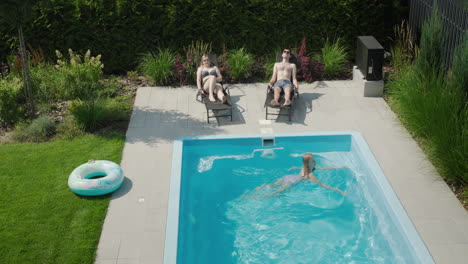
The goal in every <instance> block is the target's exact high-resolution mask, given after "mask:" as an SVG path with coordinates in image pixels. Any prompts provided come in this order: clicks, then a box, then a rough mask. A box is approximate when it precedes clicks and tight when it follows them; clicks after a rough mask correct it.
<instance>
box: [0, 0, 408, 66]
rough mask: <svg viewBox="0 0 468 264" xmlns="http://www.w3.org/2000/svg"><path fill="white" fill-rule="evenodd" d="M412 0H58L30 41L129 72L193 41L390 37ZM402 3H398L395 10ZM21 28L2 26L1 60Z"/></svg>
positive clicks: (254, 43) (258, 48)
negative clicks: (152, 53) (94, 56)
mask: <svg viewBox="0 0 468 264" xmlns="http://www.w3.org/2000/svg"><path fill="white" fill-rule="evenodd" d="M405 2H406V1H399V0H393V1H379V0H365V1H364V0H363V1H356V0H327V1H313V2H312V1H303V0H291V1H269V0H236V1H234V0H232V1H228V0H215V1H199V0H197V1H188V0H167V1H160V0H144V1H143V0H138V1H136V0H88V1H82V0H55V1H53V4H51V5H48V6H41V7H38V6H36V7H35V9H34V11H35V16H34V17H35V19H34V21H33V22H32V23H31V24H28V26H27V27H26V28H25V29H24V30H25V36H26V38H27V42H28V43H30V44H31V45H32V46H33V47H34V48H38V47H42V48H43V49H44V51H45V54H46V58H51V57H52V56H53V52H54V50H55V49H68V48H72V49H73V50H76V51H78V52H80V53H84V52H85V51H86V50H87V49H91V50H92V51H93V52H96V53H98V54H102V56H103V58H104V60H103V63H104V65H105V66H106V67H105V70H106V71H107V72H121V73H125V72H126V71H127V70H132V69H134V68H135V67H136V66H137V60H138V55H139V54H142V53H145V52H147V51H149V50H156V49H157V48H165V47H171V48H173V49H174V50H182V48H183V47H184V46H187V45H189V44H190V43H192V41H196V40H203V41H205V42H208V43H212V44H213V46H212V47H213V52H214V53H216V54H221V51H222V44H223V43H225V44H226V45H227V46H228V47H229V49H235V48H240V47H245V48H246V49H247V50H248V51H250V52H252V53H253V54H255V55H264V54H268V53H269V52H270V51H271V48H272V47H277V46H280V47H293V46H294V45H295V44H296V43H298V42H299V41H300V40H301V39H302V37H303V36H307V37H308V38H309V40H310V47H311V50H312V51H317V50H318V49H319V48H320V47H319V44H320V46H321V43H323V41H324V39H326V38H327V37H333V36H329V35H328V34H330V32H333V34H335V35H336V36H341V37H342V38H343V39H344V40H345V44H347V45H348V46H350V47H352V46H354V44H355V41H356V36H359V35H373V36H375V37H376V38H377V39H378V40H379V41H381V42H383V43H384V44H385V42H386V41H387V36H389V35H390V34H391V30H392V25H393V24H395V23H397V22H398V21H397V19H400V17H401V16H402V13H404V12H405V5H404V4H402V3H405ZM395 7H397V8H395ZM15 36H16V32H13V31H12V30H10V29H8V28H6V27H5V26H3V25H2V24H0V43H6V44H7V45H1V46H0V59H1V58H6V56H7V55H8V54H10V53H11V52H12V51H13V47H14V45H15V43H16V37H15Z"/></svg>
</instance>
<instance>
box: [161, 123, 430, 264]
mask: <svg viewBox="0 0 468 264" xmlns="http://www.w3.org/2000/svg"><path fill="white" fill-rule="evenodd" d="M263 139H266V140H265V141H264V140H263ZM263 143H265V144H266V145H265V144H263ZM305 153H312V154H313V155H314V156H315V159H316V161H317V166H319V167H341V166H345V167H344V168H335V169H327V170H317V171H315V172H314V173H315V175H316V176H317V178H318V179H319V180H320V181H322V182H323V183H324V184H326V185H328V186H332V187H336V188H338V189H342V190H344V191H346V193H347V195H346V196H343V195H341V194H340V193H338V192H336V191H334V190H330V189H325V188H321V187H319V186H318V185H317V184H314V183H312V182H310V181H303V182H300V183H298V184H297V185H295V186H294V187H292V188H290V189H288V190H285V191H284V192H281V193H279V194H278V193H275V195H271V193H272V190H271V189H267V188H260V189H259V190H256V188H257V187H258V186H262V184H267V183H272V182H275V181H276V180H277V179H278V178H280V177H281V176H283V175H286V174H291V173H294V172H291V171H289V170H288V169H289V168H291V167H297V166H301V165H302V158H301V157H302V155H303V154H305ZM296 173H297V171H296ZM277 194H278V195H277ZM164 263H166V264H169V263H171V264H173V263H178V264H186V263H190V264H196V263H252V264H253V263H294V264H297V263H434V261H433V259H432V257H431V255H430V254H429V252H428V250H427V249H426V247H425V245H424V244H423V242H422V241H421V239H420V237H419V235H418V233H417V232H416V230H415V229H414V226H413V225H412V223H411V221H410V220H409V218H408V216H407V215H406V212H405V211H404V209H403V208H402V206H401V204H400V202H399V201H398V199H397V197H396V195H395V193H394V192H393V190H392V189H391V187H390V184H389V183H388V181H387V179H386V178H385V176H384V175H383V172H382V170H381V169H380V167H379V165H378V163H377V162H376V160H375V158H374V156H373V155H372V153H371V151H370V149H369V147H368V146H367V143H366V142H365V140H364V139H363V137H362V136H361V135H360V134H359V133H356V132H330V133H323V132H322V133H306V134H276V135H244V136H212V137H208V136H207V137H186V138H180V139H178V140H176V141H175V142H174V153H173V168H172V176H171V190H170V197H169V209H168V218H167V229H166V242H165V254H164Z"/></svg>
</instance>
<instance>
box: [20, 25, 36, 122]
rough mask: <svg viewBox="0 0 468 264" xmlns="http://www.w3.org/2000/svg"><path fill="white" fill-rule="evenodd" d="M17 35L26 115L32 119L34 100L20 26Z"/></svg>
mask: <svg viewBox="0 0 468 264" xmlns="http://www.w3.org/2000/svg"><path fill="white" fill-rule="evenodd" d="M18 33H19V41H20V57H21V63H22V64H23V80H24V84H25V85H26V99H27V104H28V106H27V113H28V115H29V116H31V117H32V116H34V114H35V106H34V99H33V94H32V88H31V76H30V74H29V63H28V55H27V54H26V46H25V44H24V35H23V27H22V26H21V25H20V26H19V27H18Z"/></svg>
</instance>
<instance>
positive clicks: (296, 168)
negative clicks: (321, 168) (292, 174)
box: [289, 167, 302, 170]
mask: <svg viewBox="0 0 468 264" xmlns="http://www.w3.org/2000/svg"><path fill="white" fill-rule="evenodd" d="M300 169H302V167H292V168H290V169H289V170H300Z"/></svg>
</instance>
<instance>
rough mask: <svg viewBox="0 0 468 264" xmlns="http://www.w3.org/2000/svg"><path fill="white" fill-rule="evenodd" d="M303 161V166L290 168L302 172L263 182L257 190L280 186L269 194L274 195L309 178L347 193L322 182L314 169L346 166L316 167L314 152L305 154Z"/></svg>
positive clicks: (340, 191)
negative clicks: (270, 181) (271, 181)
mask: <svg viewBox="0 0 468 264" xmlns="http://www.w3.org/2000/svg"><path fill="white" fill-rule="evenodd" d="M302 161H303V166H302V167H294V168H291V169H289V170H294V169H301V172H300V173H299V174H291V175H286V176H283V177H281V178H280V179H278V180H277V181H276V182H274V183H271V184H263V185H261V186H259V187H257V188H255V190H257V191H258V190H260V189H263V188H266V189H271V188H278V189H276V190H275V191H274V192H273V193H272V194H271V195H269V196H274V195H276V194H278V193H281V192H283V191H284V190H286V189H289V188H291V187H293V186H294V185H296V184H297V183H299V182H301V181H303V180H307V179H309V180H311V181H312V182H315V183H317V184H318V185H319V186H320V187H323V188H327V189H331V190H335V191H337V192H339V193H341V194H342V195H346V193H345V192H344V191H342V190H340V189H337V188H335V187H330V186H327V185H325V184H323V183H322V182H320V181H319V180H318V179H317V177H315V175H314V173H313V171H314V170H327V169H339V168H344V166H342V167H339V168H335V167H328V168H320V167H316V166H315V165H316V162H315V159H314V156H313V155H312V154H310V153H307V154H304V156H302Z"/></svg>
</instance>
